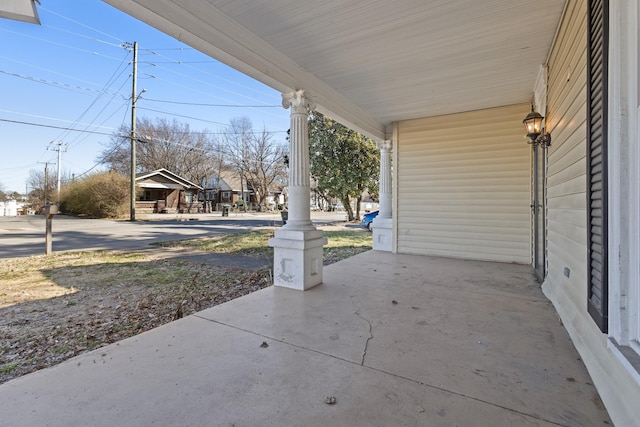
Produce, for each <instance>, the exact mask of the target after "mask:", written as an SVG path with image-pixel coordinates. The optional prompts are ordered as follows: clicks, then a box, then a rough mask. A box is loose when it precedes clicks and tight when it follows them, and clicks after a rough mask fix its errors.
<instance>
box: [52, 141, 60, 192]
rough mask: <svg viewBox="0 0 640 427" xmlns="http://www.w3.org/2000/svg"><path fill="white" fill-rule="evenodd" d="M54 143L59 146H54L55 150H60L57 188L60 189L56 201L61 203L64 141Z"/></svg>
mask: <svg viewBox="0 0 640 427" xmlns="http://www.w3.org/2000/svg"><path fill="white" fill-rule="evenodd" d="M51 143H52V144H55V145H57V146H58V148H54V149H53V151H57V152H58V185H57V187H56V188H57V190H58V197H57V199H56V201H57V202H58V203H60V176H61V171H62V169H61V166H62V141H58V142H51Z"/></svg>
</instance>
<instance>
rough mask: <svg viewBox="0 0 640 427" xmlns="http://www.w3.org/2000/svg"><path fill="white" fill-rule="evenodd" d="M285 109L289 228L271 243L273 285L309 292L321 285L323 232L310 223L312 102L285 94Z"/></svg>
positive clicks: (298, 93)
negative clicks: (287, 111)
mask: <svg viewBox="0 0 640 427" xmlns="http://www.w3.org/2000/svg"><path fill="white" fill-rule="evenodd" d="M282 106H283V107H284V108H289V107H291V130H290V138H289V186H288V189H289V214H288V215H289V217H288V219H287V224H286V225H284V226H283V227H282V228H280V229H278V230H276V232H275V237H273V238H271V239H269V246H272V247H273V248H274V253H273V284H274V285H275V286H282V287H285V288H292V289H298V290H307V289H309V288H312V287H313V286H315V285H318V284H320V283H322V247H323V246H324V245H325V244H326V243H327V238H326V237H324V234H323V233H322V231H320V230H317V229H316V228H315V227H314V225H313V223H312V222H311V208H310V201H311V185H310V176H309V128H308V124H307V116H308V113H309V111H311V110H313V109H314V108H315V102H314V101H313V99H312V98H311V97H310V96H309V95H308V94H306V93H305V92H304V90H298V91H295V92H292V93H285V94H282Z"/></svg>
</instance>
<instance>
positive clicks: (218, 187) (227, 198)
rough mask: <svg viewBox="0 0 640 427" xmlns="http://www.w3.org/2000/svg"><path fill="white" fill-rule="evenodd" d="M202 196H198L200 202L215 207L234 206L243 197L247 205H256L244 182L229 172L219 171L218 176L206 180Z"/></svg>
mask: <svg viewBox="0 0 640 427" xmlns="http://www.w3.org/2000/svg"><path fill="white" fill-rule="evenodd" d="M203 194H204V196H200V200H201V201H204V200H207V201H211V202H212V203H213V204H214V205H216V206H217V205H236V204H238V201H239V200H242V199H243V197H244V201H245V202H246V203H247V204H248V205H251V204H253V203H256V199H255V194H254V193H253V190H252V189H251V188H250V187H249V186H248V185H247V183H246V181H245V180H243V179H240V175H239V174H238V173H236V172H234V171H230V170H224V171H221V172H220V174H219V176H215V177H213V178H211V179H210V180H208V181H207V182H206V183H205V189H204V192H203Z"/></svg>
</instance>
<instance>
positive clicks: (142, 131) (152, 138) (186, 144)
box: [98, 118, 214, 184]
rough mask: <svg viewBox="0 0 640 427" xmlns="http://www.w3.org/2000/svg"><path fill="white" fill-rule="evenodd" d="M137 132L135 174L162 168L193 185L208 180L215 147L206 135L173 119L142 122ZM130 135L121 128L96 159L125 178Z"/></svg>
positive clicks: (126, 129)
mask: <svg viewBox="0 0 640 427" xmlns="http://www.w3.org/2000/svg"><path fill="white" fill-rule="evenodd" d="M136 128H137V135H138V141H137V142H136V169H137V172H141V171H152V170H156V169H161V168H164V169H167V170H169V171H171V172H173V173H175V174H177V175H180V176H182V177H183V178H186V179H188V180H189V181H192V182H194V183H196V184H201V183H202V182H203V181H204V180H205V179H206V178H207V177H208V176H210V174H211V169H212V158H213V157H214V147H213V144H212V140H211V137H210V136H209V135H208V132H207V131H202V132H195V131H192V130H190V128H189V125H188V124H186V123H180V122H178V121H177V120H175V119H174V120H173V121H169V120H166V119H156V120H155V121H151V120H149V119H144V118H143V119H140V120H138V122H137V123H136ZM129 135H130V129H129V128H128V127H127V126H125V125H123V126H121V127H120V129H119V131H118V132H116V133H115V134H114V135H113V136H112V138H111V141H110V143H109V144H108V146H107V147H106V148H105V149H104V150H103V151H102V153H101V155H100V157H99V159H98V160H99V161H101V162H102V163H105V164H106V165H108V166H109V168H110V169H112V170H115V171H117V172H119V173H121V174H123V175H128V174H129V171H130V167H131V152H130V147H131V145H130V141H131V140H130V136H129Z"/></svg>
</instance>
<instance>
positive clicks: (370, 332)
mask: <svg viewBox="0 0 640 427" xmlns="http://www.w3.org/2000/svg"><path fill="white" fill-rule="evenodd" d="M354 297H357V295H351V296H350V297H349V299H350V300H351V304H352V305H353V306H354V307H355V309H356V311H355V313H353V314H355V315H356V316H357V317H358V318H360V319H362V320H364V321H365V322H367V324H368V325H369V337H368V338H367V340H366V341H365V343H364V350H363V351H362V359H361V360H360V366H364V358H365V357H366V356H367V350H368V349H369V341H371V340H372V339H373V325H371V321H370V320H369V319H367V318H366V317H363V316H362V315H361V314H360V307H358V305H357V304H356V303H355V302H354V301H353V298H354Z"/></svg>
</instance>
